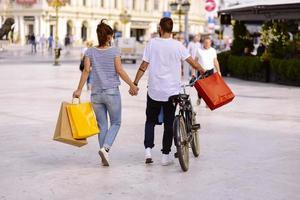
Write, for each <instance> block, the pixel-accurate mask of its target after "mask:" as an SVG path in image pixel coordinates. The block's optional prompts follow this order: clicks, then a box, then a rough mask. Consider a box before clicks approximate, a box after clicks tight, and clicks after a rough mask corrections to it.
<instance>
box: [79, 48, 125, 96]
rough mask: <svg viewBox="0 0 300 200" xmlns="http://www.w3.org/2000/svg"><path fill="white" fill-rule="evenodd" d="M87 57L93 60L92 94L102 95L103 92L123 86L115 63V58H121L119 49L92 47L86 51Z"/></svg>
mask: <svg viewBox="0 0 300 200" xmlns="http://www.w3.org/2000/svg"><path fill="white" fill-rule="evenodd" d="M85 56H86V57H88V58H89V59H90V60H91V65H92V72H91V73H92V74H91V75H92V77H93V80H92V86H93V87H92V93H100V92H101V91H102V90H105V89H110V88H115V87H118V86H119V85H120V84H121V82H120V78H119V75H118V74H117V72H116V68H115V62H114V59H115V57H117V56H120V50H119V49H118V48H116V47H110V48H107V49H99V48H96V47H92V48H89V49H88V50H86V52H85Z"/></svg>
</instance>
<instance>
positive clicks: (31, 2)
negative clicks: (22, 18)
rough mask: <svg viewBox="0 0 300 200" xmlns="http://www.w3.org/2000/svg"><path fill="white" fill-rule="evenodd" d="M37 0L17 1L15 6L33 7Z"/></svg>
mask: <svg viewBox="0 0 300 200" xmlns="http://www.w3.org/2000/svg"><path fill="white" fill-rule="evenodd" d="M36 2H37V0H17V4H20V5H33V4H36Z"/></svg>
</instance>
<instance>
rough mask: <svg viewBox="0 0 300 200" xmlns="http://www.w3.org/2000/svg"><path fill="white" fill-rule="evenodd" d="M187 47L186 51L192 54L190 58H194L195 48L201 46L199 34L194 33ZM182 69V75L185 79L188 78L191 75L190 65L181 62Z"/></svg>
mask: <svg viewBox="0 0 300 200" xmlns="http://www.w3.org/2000/svg"><path fill="white" fill-rule="evenodd" d="M187 48H188V51H189V53H190V55H191V56H192V58H193V59H195V57H196V52H197V50H198V49H199V48H201V43H200V35H199V34H196V35H194V37H193V40H192V41H191V42H189V44H188V47H187ZM183 71H184V72H183V75H184V77H185V79H187V80H190V78H191V75H192V70H191V66H190V65H189V64H187V63H186V62H184V63H183Z"/></svg>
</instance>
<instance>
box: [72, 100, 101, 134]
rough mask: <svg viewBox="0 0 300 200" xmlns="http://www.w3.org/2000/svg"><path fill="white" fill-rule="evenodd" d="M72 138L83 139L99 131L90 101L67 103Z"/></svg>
mask: <svg viewBox="0 0 300 200" xmlns="http://www.w3.org/2000/svg"><path fill="white" fill-rule="evenodd" d="M67 111H68V116H69V121H70V125H71V129H72V134H73V138H75V139H84V138H88V137H91V136H93V135H96V134H98V133H100V130H99V128H98V124H97V120H96V115H95V112H94V110H93V106H92V103H91V102H87V103H80V100H79V103H78V104H74V103H72V104H69V105H67Z"/></svg>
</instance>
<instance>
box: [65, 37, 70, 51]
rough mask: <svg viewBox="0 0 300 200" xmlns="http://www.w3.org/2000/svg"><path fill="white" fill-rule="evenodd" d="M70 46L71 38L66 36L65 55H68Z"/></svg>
mask: <svg viewBox="0 0 300 200" xmlns="http://www.w3.org/2000/svg"><path fill="white" fill-rule="evenodd" d="M70 45H71V38H70V36H69V35H68V34H67V35H66V37H65V49H66V51H67V52H66V54H69V53H70V51H69V47H70Z"/></svg>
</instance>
